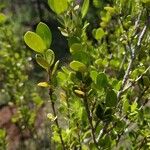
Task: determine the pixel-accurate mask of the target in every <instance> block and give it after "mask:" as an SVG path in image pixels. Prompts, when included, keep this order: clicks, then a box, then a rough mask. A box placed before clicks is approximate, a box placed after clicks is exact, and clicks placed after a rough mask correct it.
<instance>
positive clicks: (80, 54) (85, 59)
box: [72, 51, 90, 64]
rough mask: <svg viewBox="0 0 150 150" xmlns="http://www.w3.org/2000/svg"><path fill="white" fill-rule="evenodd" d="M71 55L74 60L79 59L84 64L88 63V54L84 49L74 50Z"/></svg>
mask: <svg viewBox="0 0 150 150" xmlns="http://www.w3.org/2000/svg"><path fill="white" fill-rule="evenodd" d="M72 56H73V59H74V60H77V61H80V62H82V63H84V64H89V61H90V59H89V55H88V54H87V53H86V52H84V51H78V52H75V53H73V54H72Z"/></svg>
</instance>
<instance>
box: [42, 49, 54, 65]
mask: <svg viewBox="0 0 150 150" xmlns="http://www.w3.org/2000/svg"><path fill="white" fill-rule="evenodd" d="M44 56H45V60H46V61H47V63H48V64H49V66H52V65H53V63H54V60H55V54H54V52H53V51H52V50H51V49H48V50H47V51H46V52H45V53H44Z"/></svg>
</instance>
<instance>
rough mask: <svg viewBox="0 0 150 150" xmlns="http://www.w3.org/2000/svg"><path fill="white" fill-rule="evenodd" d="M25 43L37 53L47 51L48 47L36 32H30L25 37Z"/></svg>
mask: <svg viewBox="0 0 150 150" xmlns="http://www.w3.org/2000/svg"><path fill="white" fill-rule="evenodd" d="M24 41H25V43H26V44H27V45H28V46H29V47H30V48H31V49H32V50H34V51H35V52H38V53H43V52H44V51H45V49H46V45H45V43H44V41H43V40H42V38H41V37H40V36H39V35H38V34H36V33H34V32H31V31H28V32H27V33H26V34H25V35H24Z"/></svg>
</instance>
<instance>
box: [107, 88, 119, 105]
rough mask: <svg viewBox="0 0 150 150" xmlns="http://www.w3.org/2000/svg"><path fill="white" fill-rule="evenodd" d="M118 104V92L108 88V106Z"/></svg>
mask: <svg viewBox="0 0 150 150" xmlns="http://www.w3.org/2000/svg"><path fill="white" fill-rule="evenodd" d="M116 105H117V94H116V93H115V91H114V90H108V91H107V94H106V106H107V107H115V106H116Z"/></svg>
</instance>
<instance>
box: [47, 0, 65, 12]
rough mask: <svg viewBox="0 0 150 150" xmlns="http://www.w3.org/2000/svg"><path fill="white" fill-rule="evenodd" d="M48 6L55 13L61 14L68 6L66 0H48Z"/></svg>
mask: <svg viewBox="0 0 150 150" xmlns="http://www.w3.org/2000/svg"><path fill="white" fill-rule="evenodd" d="M48 4H49V6H50V8H51V9H52V10H53V11H54V12H55V13H57V14H61V13H63V12H64V11H66V10H67V8H68V2H67V0H61V1H59V0H48Z"/></svg>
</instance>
